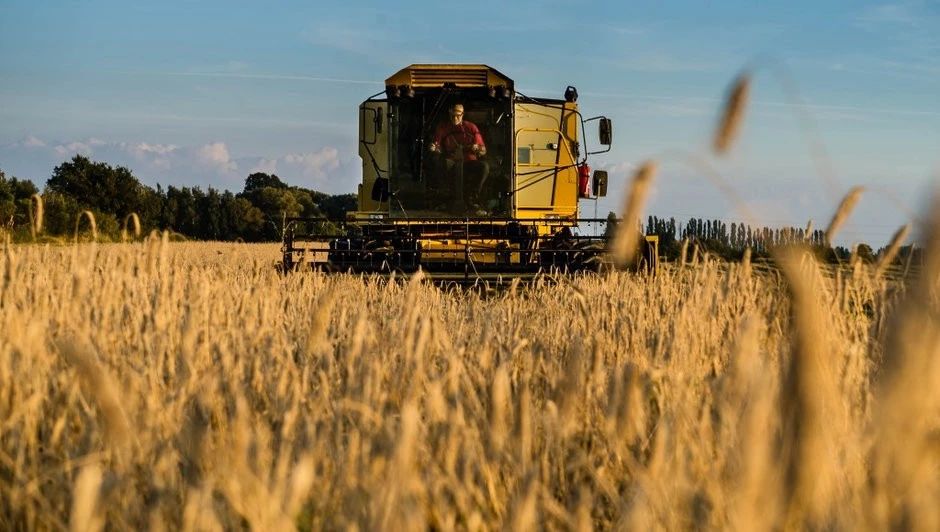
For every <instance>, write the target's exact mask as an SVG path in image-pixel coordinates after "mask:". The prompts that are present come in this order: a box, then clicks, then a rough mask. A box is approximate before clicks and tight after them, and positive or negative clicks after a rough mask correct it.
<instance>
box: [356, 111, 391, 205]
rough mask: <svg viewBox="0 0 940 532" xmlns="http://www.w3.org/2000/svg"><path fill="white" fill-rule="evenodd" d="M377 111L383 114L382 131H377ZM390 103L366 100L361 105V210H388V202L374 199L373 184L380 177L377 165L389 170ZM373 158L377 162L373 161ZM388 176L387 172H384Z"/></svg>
mask: <svg viewBox="0 0 940 532" xmlns="http://www.w3.org/2000/svg"><path fill="white" fill-rule="evenodd" d="M376 113H379V114H381V115H382V124H383V127H382V131H381V132H378V131H376V123H375V116H376ZM387 114H388V104H387V103H386V102H364V103H363V104H362V105H361V106H360V107H359V157H360V158H361V159H362V184H361V185H359V210H360V211H378V210H383V209H384V210H385V211H388V204H387V203H385V204H383V203H380V202H378V201H374V200H373V199H372V186H373V185H374V184H375V180H376V178H377V177H378V173H377V172H376V169H375V167H376V166H378V167H379V168H380V169H382V170H383V171H387V170H388V162H389V161H388V120H386V116H387ZM373 158H374V159H375V162H374V163H373ZM383 176H387V173H385V174H383Z"/></svg>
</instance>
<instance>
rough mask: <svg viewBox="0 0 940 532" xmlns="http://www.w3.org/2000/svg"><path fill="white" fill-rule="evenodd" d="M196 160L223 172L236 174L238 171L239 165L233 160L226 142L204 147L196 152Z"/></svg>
mask: <svg viewBox="0 0 940 532" xmlns="http://www.w3.org/2000/svg"><path fill="white" fill-rule="evenodd" d="M196 158H197V160H198V161H199V162H201V163H202V164H204V165H206V166H208V167H211V168H215V169H218V170H221V171H223V172H234V171H235V170H237V169H238V165H237V164H236V163H235V161H233V160H232V156H231V155H230V154H229V152H228V146H226V145H225V143H224V142H213V143H211V144H206V145H205V146H202V147H201V148H199V149H198V150H197V151H196Z"/></svg>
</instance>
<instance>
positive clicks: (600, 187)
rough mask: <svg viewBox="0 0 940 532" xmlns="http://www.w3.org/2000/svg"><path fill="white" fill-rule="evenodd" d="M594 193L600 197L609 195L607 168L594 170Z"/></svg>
mask: <svg viewBox="0 0 940 532" xmlns="http://www.w3.org/2000/svg"><path fill="white" fill-rule="evenodd" d="M594 195H595V196H597V197H598V198H603V197H604V196H606V195H607V170H594Z"/></svg>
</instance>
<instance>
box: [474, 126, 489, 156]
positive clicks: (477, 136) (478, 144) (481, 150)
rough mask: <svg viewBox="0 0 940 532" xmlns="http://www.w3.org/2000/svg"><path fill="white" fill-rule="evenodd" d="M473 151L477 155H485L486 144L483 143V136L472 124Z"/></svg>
mask: <svg viewBox="0 0 940 532" xmlns="http://www.w3.org/2000/svg"><path fill="white" fill-rule="evenodd" d="M473 151H474V152H476V154H477V155H481V156H482V155H486V144H484V143H483V135H482V134H481V133H480V128H478V127H477V125H476V124H473Z"/></svg>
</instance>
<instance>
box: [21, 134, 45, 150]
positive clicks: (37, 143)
mask: <svg viewBox="0 0 940 532" xmlns="http://www.w3.org/2000/svg"><path fill="white" fill-rule="evenodd" d="M17 144H19V145H20V146H23V147H24V148H43V147H45V146H46V143H45V142H43V141H42V139H40V138H38V137H34V136H33V135H28V136H27V137H26V138H25V139H23V140H21V141H19V142H18V143H17Z"/></svg>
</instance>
